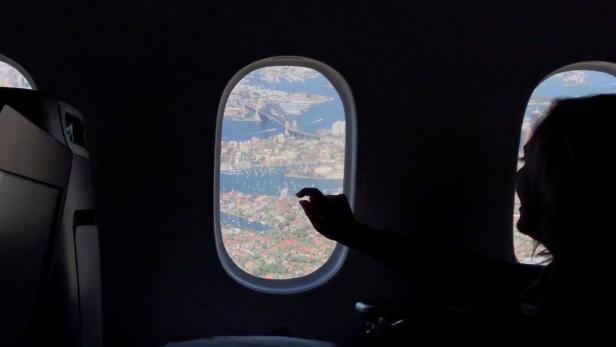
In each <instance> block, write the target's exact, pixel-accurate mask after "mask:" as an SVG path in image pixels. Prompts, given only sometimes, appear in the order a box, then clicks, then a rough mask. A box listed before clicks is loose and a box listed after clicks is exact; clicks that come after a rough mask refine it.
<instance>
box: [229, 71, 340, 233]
mask: <svg viewBox="0 0 616 347" xmlns="http://www.w3.org/2000/svg"><path fill="white" fill-rule="evenodd" d="M246 78H248V79H249V80H250V81H251V82H250V84H252V85H257V86H260V87H261V88H266V89H272V88H275V89H276V90H284V91H290V92H305V93H310V94H315V95H324V96H328V97H332V98H333V100H331V101H328V102H325V103H322V104H318V105H316V106H313V107H311V108H310V109H308V111H306V112H305V113H302V114H301V115H299V116H289V120H295V121H296V122H297V125H298V127H299V129H300V130H302V131H305V132H308V133H317V132H318V131H319V130H321V129H327V130H329V129H331V126H332V124H333V123H334V122H336V121H344V120H345V117H344V108H343V106H342V102H341V100H340V96H339V95H338V93H337V92H336V90H335V89H334V88H329V87H325V85H326V84H327V80H326V78H325V77H324V76H320V77H319V78H315V79H311V80H307V81H305V82H304V83H301V82H287V81H281V82H279V83H267V82H264V81H261V80H260V79H259V78H258V75H257V74H256V73H251V74H249V75H248V76H247V77H246ZM283 132H284V129H283V128H282V127H281V126H279V125H278V124H277V123H274V122H271V121H262V122H241V121H234V120H231V119H229V118H225V119H223V124H222V140H223V141H245V140H249V139H251V138H252V137H257V138H269V137H271V136H274V135H277V134H279V133H283ZM287 169H288V168H285V167H279V168H271V169H252V170H245V171H243V172H241V173H239V174H227V173H223V172H221V173H220V191H221V192H229V191H238V192H241V193H244V194H258V195H270V196H279V195H280V193H281V191H282V190H283V189H285V188H286V189H287V191H288V195H289V196H292V195H293V194H295V193H296V192H297V191H299V190H300V189H301V188H303V187H317V188H319V189H321V190H322V191H323V192H324V193H326V194H328V193H329V194H337V193H341V192H342V185H343V182H342V180H328V179H310V178H291V177H285V175H284V174H285V172H287V171H288V170H287ZM221 223H222V224H230V225H234V226H238V227H240V228H242V229H249V230H257V231H264V230H268V229H271V228H270V227H269V226H267V225H264V224H260V223H254V222H249V221H247V220H245V219H243V218H239V217H235V216H230V215H226V214H223V213H221Z"/></svg>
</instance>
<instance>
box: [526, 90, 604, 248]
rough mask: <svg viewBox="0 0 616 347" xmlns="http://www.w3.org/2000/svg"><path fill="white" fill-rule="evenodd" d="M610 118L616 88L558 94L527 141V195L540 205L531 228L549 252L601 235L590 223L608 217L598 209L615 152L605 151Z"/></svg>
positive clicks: (587, 242)
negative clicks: (589, 93)
mask: <svg viewBox="0 0 616 347" xmlns="http://www.w3.org/2000/svg"><path fill="white" fill-rule="evenodd" d="M613 118H616V94H605V95H596V96H590V97H583V98H569V99H558V100H556V101H555V102H554V103H553V104H552V106H551V107H550V109H549V110H548V111H547V112H546V115H545V117H544V118H542V119H541V120H540V121H539V122H538V124H537V125H536V127H535V129H534V131H533V134H532V136H531V138H530V140H529V142H528V144H527V146H526V157H527V158H529V157H532V160H527V163H526V165H528V167H527V169H528V173H529V175H530V177H531V178H532V179H533V180H534V184H533V187H535V191H534V192H533V193H532V195H533V197H531V198H534V199H536V200H535V201H536V202H537V203H536V204H535V205H536V206H537V208H538V209H540V211H534V212H535V213H537V214H538V216H539V217H538V226H537V229H538V230H537V231H536V232H538V233H540V234H541V239H542V240H544V241H545V244H546V247H548V246H550V247H548V250H549V252H550V253H551V254H552V255H554V256H558V254H557V253H571V252H572V251H575V252H576V253H579V252H580V249H581V251H582V252H584V251H589V249H583V247H589V246H590V242H593V245H594V244H596V243H597V242H604V241H605V240H599V239H598V235H596V234H593V233H596V232H598V231H597V230H593V229H592V228H593V226H596V225H594V224H595V223H600V222H601V221H603V222H605V221H606V220H607V217H608V215H605V214H604V213H599V214H597V213H598V212H599V211H602V210H604V209H605V206H602V205H601V204H602V203H603V201H604V200H605V199H604V198H602V196H601V195H602V192H604V191H608V190H609V189H608V188H610V187H611V186H613V183H612V180H613V179H615V178H616V177H614V176H613V175H611V173H612V172H613V169H611V168H610V167H611V166H614V163H611V161H612V160H613V159H612V158H614V156H613V155H612V153H608V151H609V149H610V148H612V147H614V146H613V145H612V146H610V147H608V145H609V144H610V142H611V141H609V140H610V136H614V137H616V131H612V129H611V128H610V126H609V124H610V123H611V122H610V121H611V120H612V119H613ZM608 198H609V199H610V200H611V199H616V196H614V195H609V196H608ZM605 212H608V211H605ZM613 222H614V221H612V223H613ZM598 225H600V224H598ZM608 236H609V235H608ZM593 247H594V246H593Z"/></svg>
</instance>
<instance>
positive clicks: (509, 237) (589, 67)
mask: <svg viewBox="0 0 616 347" xmlns="http://www.w3.org/2000/svg"><path fill="white" fill-rule="evenodd" d="M575 70H586V71H595V72H602V73H606V74H609V75H612V76H614V78H616V62H608V61H597V60H593V61H583V62H577V63H572V64H567V65H564V66H561V67H559V68H557V69H556V70H552V71H551V72H550V73H548V74H546V75H544V77H543V78H541V79H540V80H539V82H537V83H536V84H534V85H533V87H532V89H531V90H530V92H527V93H525V94H524V97H523V98H522V102H523V108H521V110H522V113H521V115H520V116H519V117H518V120H517V121H516V123H515V126H516V128H515V131H516V135H515V136H514V139H515V141H514V146H513V147H514V148H515V155H514V161H513V184H512V187H513V192H512V193H513V194H511V202H510V206H511V209H510V213H509V214H507V217H506V225H507V228H505V233H506V234H505V235H506V236H505V238H504V240H505V254H506V255H507V257H508V258H509V261H511V262H513V263H517V264H524V265H527V266H535V267H544V266H546V264H528V263H522V262H520V260H519V259H518V256H517V254H516V249H515V234H514V227H515V226H514V220H513V219H514V218H513V216H514V214H515V194H516V189H515V181H516V173H517V164H518V160H519V156H518V149H519V145H520V140H521V139H522V126H523V125H524V115H525V111H526V108H527V107H528V103H529V102H530V98H531V97H532V95H533V93H534V92H535V89H537V87H538V86H540V85H541V84H542V83H543V82H545V81H546V80H547V79H549V78H551V77H552V76H554V75H556V74H559V73H563V72H569V71H575Z"/></svg>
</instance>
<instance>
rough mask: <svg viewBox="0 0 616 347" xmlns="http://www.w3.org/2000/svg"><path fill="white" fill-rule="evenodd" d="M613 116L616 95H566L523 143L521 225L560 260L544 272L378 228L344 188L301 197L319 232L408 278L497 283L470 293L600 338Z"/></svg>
mask: <svg viewBox="0 0 616 347" xmlns="http://www.w3.org/2000/svg"><path fill="white" fill-rule="evenodd" d="M614 118H616V95H598V96H592V97H585V98H572V99H561V100H557V101H555V102H554V103H553V105H552V107H551V108H550V109H549V111H548V112H547V113H546V116H545V117H544V118H543V119H542V120H541V121H540V122H539V123H538V124H537V125H536V127H535V129H534V132H533V134H532V136H531V138H530V140H529V142H528V143H527V144H526V145H525V146H524V158H523V160H524V166H523V167H522V168H521V169H520V170H519V172H518V173H517V178H516V190H517V192H518V195H519V197H520V203H521V206H520V219H519V221H518V229H519V230H520V231H521V232H522V233H524V234H526V235H529V236H530V237H532V238H533V239H535V240H536V241H537V242H539V243H541V244H543V245H544V246H545V248H546V250H547V253H548V254H547V255H548V256H549V257H550V258H551V262H550V264H549V265H547V266H546V267H545V268H544V269H543V270H542V271H541V272H540V274H538V275H537V273H536V272H535V271H534V270H533V267H529V266H525V265H522V264H510V263H504V262H497V261H492V260H488V259H484V258H482V257H479V256H474V255H471V254H469V253H467V252H464V251H461V250H456V249H448V248H446V247H445V246H443V245H442V244H437V243H436V242H435V241H430V240H426V239H425V238H418V237H413V236H412V235H411V234H410V233H405V234H403V233H394V232H390V231H385V230H375V229H374V228H371V227H369V226H367V225H364V224H362V223H360V222H358V221H357V220H356V219H355V218H354V216H353V213H352V212H351V209H350V207H349V204H348V202H347V199H346V197H345V196H344V195H337V196H326V195H323V194H321V192H320V191H318V190H317V189H314V188H304V189H302V190H301V191H300V192H299V193H298V194H297V196H298V197H300V198H301V197H305V196H307V197H309V198H310V199H309V200H300V204H301V206H302V207H303V209H304V211H305V212H306V214H307V216H308V217H309V219H310V221H311V222H312V224H313V226H314V227H315V229H316V230H318V231H319V232H320V233H321V234H323V235H324V236H325V237H327V238H329V239H332V240H336V241H338V242H340V243H342V244H344V245H347V246H349V247H351V248H355V249H358V250H361V251H363V252H365V253H369V254H372V255H374V256H375V257H377V258H379V259H380V260H381V261H383V262H384V263H386V264H388V265H390V266H392V267H396V268H397V269H398V270H400V271H402V272H405V273H408V275H409V276H418V277H421V276H427V277H426V278H430V279H431V280H434V279H435V278H437V277H440V278H442V277H447V276H448V277H451V278H456V280H458V281H460V282H463V281H464V280H465V279H469V278H470V279H471V280H470V281H469V282H472V281H477V283H483V284H485V283H486V282H489V283H494V285H493V286H492V287H490V288H489V290H486V291H484V292H481V291H480V290H479V291H477V288H474V289H472V290H470V292H473V291H474V292H475V293H479V295H478V297H480V296H484V295H487V296H490V295H494V296H495V297H497V296H499V300H503V301H502V302H505V303H507V302H508V303H509V304H510V308H511V312H512V313H513V314H516V313H517V314H519V316H520V317H526V318H528V319H526V318H522V321H525V322H526V323H528V322H531V323H530V325H533V324H535V325H539V326H540V328H539V329H538V330H545V331H546V335H548V336H555V335H553V334H557V335H558V336H561V337H564V336H568V335H570V334H574V331H577V330H576V329H578V330H579V331H584V332H585V334H591V335H588V336H587V338H588V339H591V338H593V337H596V336H597V335H592V334H595V333H602V332H603V333H605V330H602V329H603V323H605V322H608V321H612V319H611V318H607V317H606V318H605V319H604V318H603V317H604V315H606V314H607V315H609V316H611V315H612V314H613V306H612V305H611V304H612V297H613V296H614V295H615V294H616V293H614V292H613V291H612V290H613V289H614V286H613V285H612V284H611V282H613V281H614V280H616V278H612V277H613V276H612V275H613V274H614V273H615V272H616V271H615V270H614V269H613V268H612V267H611V264H613V263H614V262H613V260H612V259H613V257H614V256H613V255H612V254H614V251H613V247H614V246H615V245H614V244H613V242H612V241H613V239H614V237H613V234H614V232H615V231H614V229H615V228H614V223H615V222H616V219H615V218H613V214H614V213H615V212H616V210H614V203H613V201H614V200H616V196H614V195H613V192H614V189H613V185H614V184H613V180H614V179H616V176H615V175H614V170H613V169H612V167H613V166H614V164H615V163H614V161H616V160H615V157H616V156H614V154H613V150H614V148H615V147H616V146H614V145H613V142H615V141H616V128H612V127H611V121H612V120H613V119H614ZM422 259H423V260H424V261H423V262H422V261H421V260H422ZM425 259H430V260H429V262H426V261H425ZM422 270H423V272H422ZM435 272H438V273H439V274H440V276H438V275H434V273H435ZM444 273H445V274H446V275H445V276H443V275H442V274H444ZM430 274H433V275H432V277H430ZM437 283H438V282H437ZM483 284H482V285H483ZM452 288H453V287H452ZM456 291H457V289H456ZM494 293H498V294H494ZM466 294H468V293H465V295H466ZM526 323H524V324H526ZM609 329H613V328H611V327H610V328H609ZM548 331H549V332H548ZM608 331H610V330H608ZM590 332H592V333H590ZM517 333H519V334H524V332H517Z"/></svg>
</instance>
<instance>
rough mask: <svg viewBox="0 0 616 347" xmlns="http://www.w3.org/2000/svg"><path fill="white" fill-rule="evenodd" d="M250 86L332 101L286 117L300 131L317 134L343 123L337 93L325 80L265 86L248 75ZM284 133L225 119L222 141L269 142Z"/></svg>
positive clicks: (265, 124)
mask: <svg viewBox="0 0 616 347" xmlns="http://www.w3.org/2000/svg"><path fill="white" fill-rule="evenodd" d="M247 78H249V79H250V80H251V81H252V82H251V84H252V85H257V86H260V87H262V88H266V89H272V88H275V89H276V90H284V91H291V92H305V93H310V94H315V95H324V96H328V97H333V98H334V99H333V100H331V101H328V102H325V103H322V104H318V105H315V106H313V107H311V108H310V109H308V111H306V112H305V113H302V114H301V115H299V116H289V120H295V121H297V125H298V127H299V129H300V130H303V131H306V132H309V133H316V132H317V131H318V130H320V129H331V126H332V124H333V123H334V122H337V121H344V120H345V119H344V107H343V106H342V101H341V100H340V96H339V95H338V92H336V90H335V89H334V88H328V87H324V84H325V83H327V79H326V78H325V77H324V76H320V77H319V78H315V79H312V80H308V81H306V82H305V83H299V82H286V81H281V82H279V83H266V82H263V81H261V80H259V79H258V77H255V76H253V75H252V73H251V74H249V75H248V77H247ZM283 131H284V129H283V128H282V127H281V126H279V125H278V124H276V123H274V122H271V121H263V122H238V121H234V120H231V119H228V118H225V119H223V123H222V140H223V141H245V140H249V139H251V138H252V137H258V138H268V137H270V136H272V135H276V134H278V133H282V132H283Z"/></svg>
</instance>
